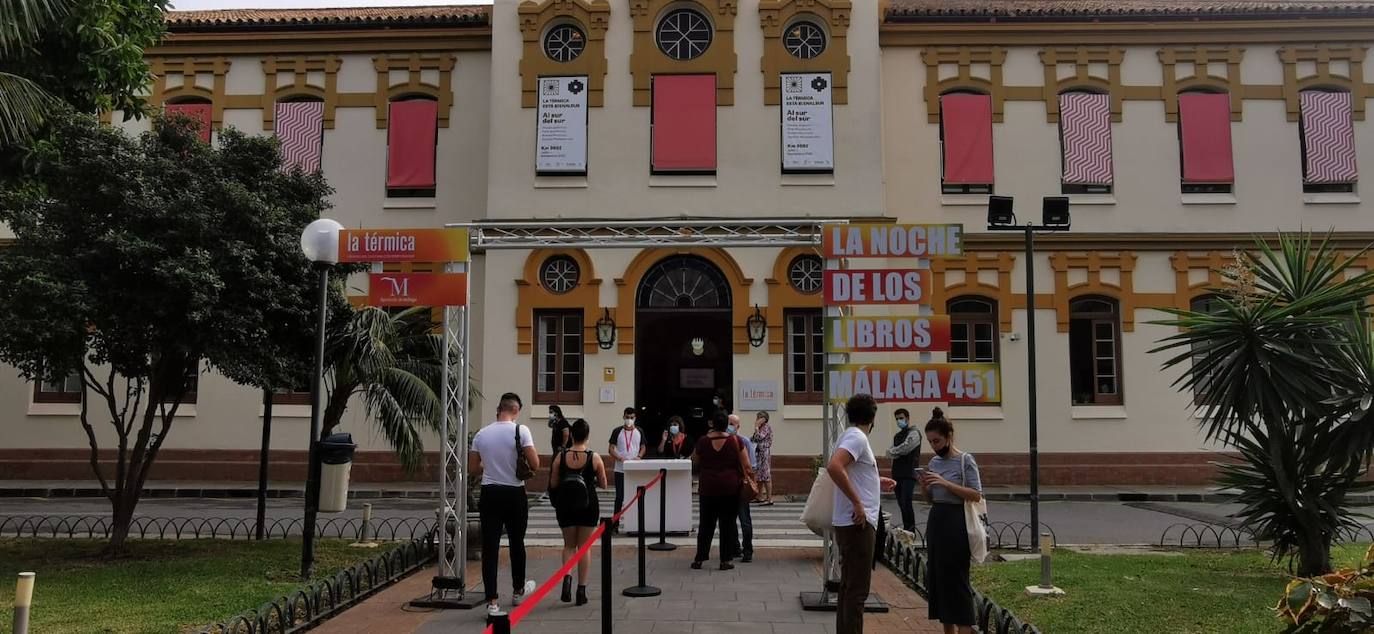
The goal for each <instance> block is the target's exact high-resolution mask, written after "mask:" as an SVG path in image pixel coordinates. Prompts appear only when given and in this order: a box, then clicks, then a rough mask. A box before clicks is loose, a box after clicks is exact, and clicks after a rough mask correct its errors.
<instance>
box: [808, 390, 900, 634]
mask: <svg viewBox="0 0 1374 634" xmlns="http://www.w3.org/2000/svg"><path fill="white" fill-rule="evenodd" d="M844 413H845V417H846V419H848V421H849V428H848V429H846V430H844V433H843V434H841V435H840V440H839V442H837V443H836V444H835V452H834V453H833V454H831V456H830V463H829V464H827V465H826V467H825V471H826V473H828V474H829V475H830V479H831V481H833V482H834V483H835V511H834V514H833V515H832V516H831V523H832V525H834V527H835V545H836V546H838V548H839V551H840V592H839V596H838V597H837V605H836V606H835V631H836V632H844V633H845V634H863V631H864V602H865V601H866V600H868V590H869V585H870V582H872V580H873V548H874V545H875V542H876V541H877V537H878V535H877V530H876V527H877V525H878V498H879V494H880V493H881V492H882V491H891V490H892V489H894V488H896V486H897V483H896V482H895V481H893V480H892V479H891V478H881V477H879V476H878V459H877V458H875V457H874V456H873V446H872V445H871V444H870V443H869V441H868V435H869V434H871V433H872V432H873V419H874V418H875V417H876V416H877V415H878V403H877V402H876V401H874V400H873V397H872V396H869V395H868V394H855V395H854V396H852V397H850V398H849V401H848V402H846V403H845V404H844Z"/></svg>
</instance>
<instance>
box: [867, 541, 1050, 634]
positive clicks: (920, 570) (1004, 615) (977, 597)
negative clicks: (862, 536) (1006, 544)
mask: <svg viewBox="0 0 1374 634" xmlns="http://www.w3.org/2000/svg"><path fill="white" fill-rule="evenodd" d="M917 528H918V529H919V528H920V527H919V526H918V527H917ZM896 530H897V529H896V528H895V527H893V526H890V525H889V526H888V529H887V530H886V531H884V533H885V537H884V539H883V543H882V544H881V548H882V553H881V554H882V560H883V563H885V564H886V565H887V567H888V568H890V569H891V570H892V571H893V572H894V573H896V574H897V576H899V577H902V580H903V581H905V582H906V583H907V585H909V586H911V587H912V589H914V590H915V591H916V592H917V593H918V594H920V595H921V596H922V597H923V598H929V597H930V594H929V592H928V590H927V588H926V562H925V554H924V553H925V544H924V540H922V541H921V543H916V542H912V543H907V542H905V541H903V540H902V539H900V538H899V537H898V536H897V534H896ZM992 534H993V533H992V531H991V530H989V532H988V539H989V541H991V540H992ZM973 610H974V611H973V614H974V620H975V621H977V623H975V625H976V626H977V631H979V632H987V633H996V634H1040V630H1039V629H1037V628H1036V627H1035V626H1034V625H1031V624H1029V623H1025V622H1022V621H1021V619H1020V618H1018V617H1017V616H1016V615H1015V614H1012V612H1011V610H1008V609H1006V608H1004V607H1002V606H1000V605H997V603H996V602H995V601H993V600H992V599H990V598H988V597H987V596H984V595H983V593H981V592H979V591H978V590H976V589H975V590H974V591H973Z"/></svg>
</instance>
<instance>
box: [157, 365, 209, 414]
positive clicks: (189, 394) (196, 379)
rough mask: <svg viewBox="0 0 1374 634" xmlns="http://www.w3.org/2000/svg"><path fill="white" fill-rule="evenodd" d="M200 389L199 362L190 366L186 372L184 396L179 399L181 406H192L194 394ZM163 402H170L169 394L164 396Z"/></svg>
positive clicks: (194, 400)
mask: <svg viewBox="0 0 1374 634" xmlns="http://www.w3.org/2000/svg"><path fill="white" fill-rule="evenodd" d="M199 389H200V362H199V361H197V362H196V363H194V364H192V365H191V367H190V368H188V369H187V370H186V395H185V396H183V397H182V398H181V404H182V405H194V404H195V403H196V392H197V391H198V390H199ZM164 396H165V398H164V399H163V400H164V401H165V402H171V400H172V396H171V395H170V394H167V395H164Z"/></svg>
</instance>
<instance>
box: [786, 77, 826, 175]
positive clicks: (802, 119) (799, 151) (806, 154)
mask: <svg viewBox="0 0 1374 634" xmlns="http://www.w3.org/2000/svg"><path fill="white" fill-rule="evenodd" d="M831 89H832V82H831V79H830V73H784V74H783V75H782V107H781V111H782V169H783V171H785V172H829V171H833V170H834V169H835V130H834V123H833V117H832V116H831V92H832V90H831Z"/></svg>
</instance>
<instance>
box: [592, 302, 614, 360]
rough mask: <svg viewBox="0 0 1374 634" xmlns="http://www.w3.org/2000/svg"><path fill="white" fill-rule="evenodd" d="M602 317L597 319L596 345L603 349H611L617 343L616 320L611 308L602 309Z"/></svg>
mask: <svg viewBox="0 0 1374 634" xmlns="http://www.w3.org/2000/svg"><path fill="white" fill-rule="evenodd" d="M601 311H602V313H601V319H598V320H596V345H597V347H598V348H601V349H602V350H610V349H611V346H614V345H615V320H614V319H611V309H609V308H602V309H601Z"/></svg>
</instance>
